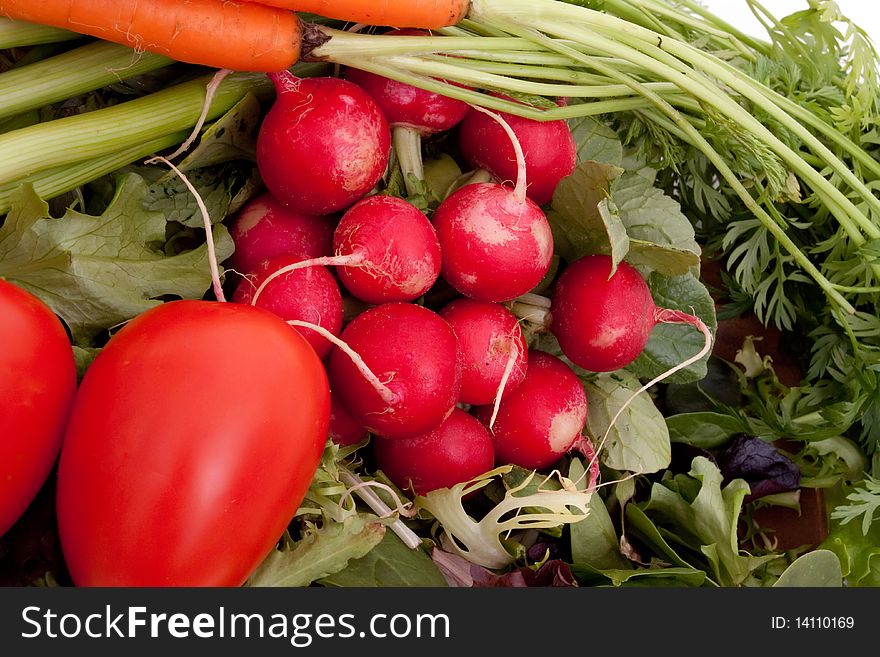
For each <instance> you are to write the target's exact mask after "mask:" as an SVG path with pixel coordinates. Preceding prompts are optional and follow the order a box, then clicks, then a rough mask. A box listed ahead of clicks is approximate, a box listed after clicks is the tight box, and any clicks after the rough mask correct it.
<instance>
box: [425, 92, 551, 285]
mask: <svg viewBox="0 0 880 657" xmlns="http://www.w3.org/2000/svg"><path fill="white" fill-rule="evenodd" d="M479 111H482V112H487V113H489V114H490V115H492V116H494V117H496V119H497V120H499V121H500V122H501V123H502V124H503V126H504V129H505V131H506V132H507V134H508V136H509V137H510V140H511V141H512V142H513V145H514V151H515V152H516V154H517V162H518V165H519V168H518V171H517V178H516V186H515V187H514V188H513V189H512V190H511V189H510V188H509V187H506V186H504V185H502V184H497V183H473V184H469V185H465V186H463V187H461V188H459V189H458V190H456V191H455V192H453V193H452V194H450V195H449V196H448V197H447V198H446V199H445V200H444V201H443V202H442V203H441V204H440V205H439V206H438V207H437V209H436V210H435V211H434V214H433V217H432V221H433V222H434V227H435V228H436V229H437V237H438V239H439V240H440V248H441V249H442V251H443V266H442V268H441V275H442V276H443V278H444V279H445V280H446V281H447V282H448V283H449V284H450V285H451V286H452V287H454V288H455V289H456V290H458V291H459V292H460V293H461V294H463V295H465V296H467V297H471V298H473V299H478V300H481V301H508V300H510V299H514V298H516V297H518V296H520V295H522V294H525V293H526V292H528V291H529V290H531V289H532V288H534V287H535V286H536V285H537V284H538V283H540V282H541V279H542V278H544V276H545V275H546V273H547V272H548V270H549V269H550V262H551V259H552V257H553V235H552V233H551V232H550V224H549V222H548V221H547V217H546V216H545V215H544V213H543V212H542V211H541V208H539V207H538V206H537V205H536V204H535V203H534V201H532V200H531V199H529V198H528V197H527V196H526V171H525V160H524V158H523V153H522V150H521V149H520V147H519V144H518V143H517V141H516V137H515V136H514V135H513V133H512V131H510V127H509V126H508V125H507V124H506V123H505V122H504V120H503V119H501V118H500V117H499V116H498V115H497V114H494V113H492V112H488V110H482V109H480V110H479Z"/></svg>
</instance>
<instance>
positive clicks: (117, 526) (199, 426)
mask: <svg viewBox="0 0 880 657" xmlns="http://www.w3.org/2000/svg"><path fill="white" fill-rule="evenodd" d="M329 414H330V393H329V388H328V384H327V377H326V375H325V373H324V368H323V366H322V364H321V362H320V360H319V359H318V357H317V356H316V355H315V352H314V350H313V349H312V348H311V347H310V346H309V344H308V342H306V340H305V338H303V337H302V336H301V335H300V334H299V333H298V332H297V331H295V330H294V329H292V328H291V327H289V326H288V325H287V324H286V323H285V322H284V321H283V320H281V319H280V318H278V317H276V316H275V315H273V314H272V313H270V312H268V311H266V310H263V309H260V308H255V307H252V306H248V305H243V304H236V303H225V302H224V303H220V302H212V301H171V302H168V303H165V304H163V305H161V306H157V307H156V308H153V309H151V310H148V311H147V312H145V313H143V314H141V315H139V316H138V317H136V318H135V319H134V320H132V321H131V322H129V323H128V324H127V325H126V326H125V327H123V328H122V329H121V330H120V331H119V333H117V334H116V335H115V336H114V337H112V338H111V339H110V341H109V342H108V344H107V346H106V347H105V348H104V349H103V350H102V351H101V353H100V354H99V355H98V357H97V358H96V359H95V360H94V362H93V363H92V365H91V367H89V369H88V370H87V371H86V374H85V376H84V377H83V380H82V382H81V384H80V390H79V393H78V394H77V397H76V401H75V402H74V405H73V411H72V413H71V417H70V424H69V427H68V430H67V433H66V435H65V439H64V440H65V442H64V446H63V448H62V451H61V460H60V463H59V469H58V497H57V502H58V528H59V534H60V538H61V547H62V551H63V552H64V557H65V561H66V562H67V566H68V569H69V571H70V574H71V577H72V579H73V581H74V583H75V584H77V585H80V586H238V585H241V584H242V583H243V582H244V581H245V579H246V578H247V576H248V575H249V574H250V573H251V572H252V571H253V569H254V568H255V567H256V566H257V565H258V564H259V563H260V561H261V560H262V559H263V558H264V557H265V556H266V555H267V554H268V552H269V551H270V550H271V549H272V547H273V545H274V543H275V542H276V541H277V540H278V539H279V538H280V537H281V534H282V533H283V531H284V529H285V527H286V525H287V523H289V522H290V520H291V518H292V517H293V514H294V513H295V511H296V509H297V507H298V505H299V503H300V502H301V501H302V498H303V496H304V495H305V492H306V490H307V488H308V486H309V483H310V482H311V480H312V478H313V476H314V474H315V470H316V468H317V466H318V462H319V459H320V456H321V453H322V450H323V447H324V443H325V441H326V438H327V423H328V418H329Z"/></svg>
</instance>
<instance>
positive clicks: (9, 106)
mask: <svg viewBox="0 0 880 657" xmlns="http://www.w3.org/2000/svg"><path fill="white" fill-rule="evenodd" d="M172 61H173V60H171V59H169V58H167V57H163V56H161V55H154V54H152V53H149V52H137V51H135V50H132V49H131V48H127V47H125V46H120V45H117V44H115V43H109V42H104V41H97V42H94V43H90V44H88V45H85V46H82V47H80V48H75V49H73V50H69V51H67V52H65V53H62V54H60V55H55V56H54V57H49V58H48V59H44V60H41V61H38V62H34V63H33V64H28V65H27V66H20V67H17V68H13V69H11V70H9V71H6V72H4V73H0V119H3V118H6V117H9V116H14V115H16V114H20V113H22V112H26V111H28V110H31V109H37V108H40V107H43V106H45V105H51V104H52V103H56V102H60V101H62V100H66V99H68V98H72V97H73V96H78V95H80V94H83V93H86V92H89V91H94V90H95V89H100V88H101V87H105V86H107V85H109V84H113V83H114V82H119V81H121V80H124V79H126V78H130V77H133V76H135V75H140V74H141V73H146V72H149V71H154V70H156V69H159V68H161V67H163V66H167V65H168V64H171V63H172Z"/></svg>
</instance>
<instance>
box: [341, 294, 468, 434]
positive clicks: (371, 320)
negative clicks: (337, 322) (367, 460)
mask: <svg viewBox="0 0 880 657" xmlns="http://www.w3.org/2000/svg"><path fill="white" fill-rule="evenodd" d="M340 338H341V339H342V340H343V341H344V342H345V343H346V344H347V345H348V346H349V347H350V348H351V349H352V350H353V351H355V352H357V353H358V354H359V355H360V357H361V358H362V359H363V361H364V363H365V364H366V366H367V367H368V368H369V369H370V370H371V371H372V372H374V373H375V375H376V376H377V377H378V379H379V380H380V381H381V382H382V383H383V384H384V385H385V386H386V387H387V389H388V390H389V391H390V392H391V395H392V398H391V399H390V400H386V399H383V398H382V396H381V395H380V394H379V392H378V391H377V389H376V386H375V385H374V384H373V383H371V382H370V381H368V380H366V379H365V378H364V376H363V373H362V372H361V371H360V370H359V369H358V368H357V367H356V365H355V363H354V362H353V361H352V359H351V358H350V357H349V355H348V354H346V353H345V352H343V351H341V350H339V349H334V350H333V352H332V353H331V354H330V359H329V363H328V374H329V377H330V381H331V388H332V390H333V392H334V394H337V395H338V396H339V400H340V401H341V402H342V404H343V405H344V406H345V408H346V410H348V412H349V413H350V414H351V416H352V417H353V418H354V419H355V420H356V421H357V422H359V423H360V424H361V425H362V426H363V427H365V428H366V429H368V430H369V431H371V432H373V433H375V434H377V435H379V436H383V437H386V438H391V439H394V438H409V437H412V436H417V435H419V434H422V433H425V432H427V431H430V430H432V429H434V428H436V427H437V426H439V424H440V423H441V422H442V421H443V420H444V419H445V418H446V416H448V415H449V413H450V412H452V409H453V408H454V407H455V404H456V402H457V401H458V395H459V392H460V391H461V363H460V362H459V357H458V340H457V339H456V337H455V332H454V331H453V330H452V328H451V327H450V326H449V324H447V323H446V321H445V320H444V319H443V318H442V317H440V316H439V315H438V314H437V313H435V312H433V311H431V310H428V309H427V308H424V307H422V306H417V305H415V304H411V303H385V304H381V305H379V306H375V307H373V308H369V309H368V310H365V311H364V312H362V313H361V314H360V315H358V316H357V317H355V318H354V319H353V320H352V321H351V322H350V323H349V324H348V325H347V326H346V327H345V328H344V329H343V331H342V334H341V335H340Z"/></svg>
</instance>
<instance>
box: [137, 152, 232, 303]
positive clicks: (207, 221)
mask: <svg viewBox="0 0 880 657" xmlns="http://www.w3.org/2000/svg"><path fill="white" fill-rule="evenodd" d="M157 162H162V163H163V164H166V165H167V166H168V167H170V168H171V170H172V171H173V172H174V173H175V174H176V175H177V176H178V177H179V178H180V179H181V180H182V181H183V184H184V185H186V188H187V189H188V190H189V192H190V194H192V195H193V196H194V197H195V199H196V205H198V206H199V212H201V214H202V222H203V223H204V226H205V235H206V237H207V239H206V240H205V241H206V244H207V247H208V266H209V267H210V268H211V283H212V285H213V287H214V296H215V297H217V301H226V295H224V294H223V283H222V282H221V281H220V265H219V264H218V262H217V251H216V249H215V248H214V235H213V232H212V230H211V216H210V214H209V213H208V208H207V207H206V206H205V202H204V201H203V200H202V197H201V196H200V195H199V193H198V191H196V188H195V187H194V186H193V184H192V183H191V182H190V181H189V178H187V177H186V175H185V174H184V173H183V172H182V171H181V170H180V169H178V168H177V167H176V166H174V165H173V164H172V163H171V161H170V160H168V159H167V158H165V157H162V156H161V155H156V156H155V157H152V158H150V159H149V160H147V161H146V162H145V164H156V163H157Z"/></svg>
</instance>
